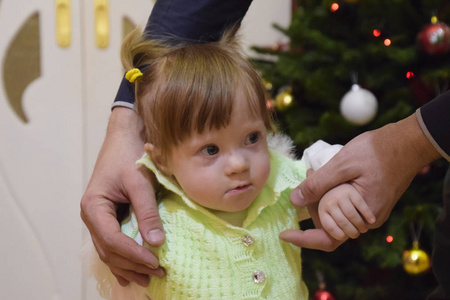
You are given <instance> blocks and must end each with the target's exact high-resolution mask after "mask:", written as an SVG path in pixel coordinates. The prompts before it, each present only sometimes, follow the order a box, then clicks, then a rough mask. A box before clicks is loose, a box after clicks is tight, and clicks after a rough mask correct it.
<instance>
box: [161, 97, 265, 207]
mask: <svg viewBox="0 0 450 300" xmlns="http://www.w3.org/2000/svg"><path fill="white" fill-rule="evenodd" d="M243 101H245V99H238V101H236V102H237V103H236V104H237V105H235V107H234V111H233V114H232V119H231V122H230V124H229V125H228V126H227V127H226V128H221V129H218V130H217V129H213V130H205V131H204V132H203V133H202V134H198V133H193V134H192V135H191V136H190V137H189V138H187V139H186V140H185V141H184V142H182V143H181V144H179V145H178V146H177V147H175V149H174V150H173V152H172V155H171V157H170V158H169V160H168V161H167V167H168V169H169V172H170V173H171V174H172V175H174V176H175V178H176V180H177V182H178V183H179V184H180V186H181V187H182V189H183V190H184V191H185V193H186V194H187V195H188V196H189V197H190V198H191V199H192V200H194V201H195V202H197V203H198V204H200V205H202V206H205V207H207V208H210V209H214V210H221V211H226V212H235V211H241V210H244V209H246V208H247V207H248V206H249V205H250V204H251V203H252V201H253V200H254V199H255V198H256V196H257V195H258V194H259V193H260V192H261V190H262V188H263V187H264V185H265V183H266V181H267V179H268V177H269V173H270V160H269V152H268V148H267V141H266V128H265V126H264V123H263V121H262V120H260V119H257V120H256V119H255V118H254V117H252V116H251V115H250V113H249V112H248V108H247V107H245V105H239V104H238V102H243Z"/></svg>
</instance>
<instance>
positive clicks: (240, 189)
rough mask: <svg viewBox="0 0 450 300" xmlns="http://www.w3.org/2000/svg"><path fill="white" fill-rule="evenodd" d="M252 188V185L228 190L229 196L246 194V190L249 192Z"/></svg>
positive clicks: (243, 185)
mask: <svg viewBox="0 0 450 300" xmlns="http://www.w3.org/2000/svg"><path fill="white" fill-rule="evenodd" d="M251 186H252V185H251V184H242V185H239V186H237V187H235V188H233V189H231V190H228V191H227V194H232V195H235V194H240V193H242V192H245V191H246V190H248V189H249V188H250V187H251Z"/></svg>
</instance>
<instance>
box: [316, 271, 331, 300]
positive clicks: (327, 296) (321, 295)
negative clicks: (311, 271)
mask: <svg viewBox="0 0 450 300" xmlns="http://www.w3.org/2000/svg"><path fill="white" fill-rule="evenodd" d="M316 277H317V280H318V281H319V289H318V290H317V291H316V292H315V293H314V300H335V298H334V296H333V295H332V294H331V293H330V292H328V291H327V290H326V286H325V276H324V275H323V273H322V272H321V271H319V270H316Z"/></svg>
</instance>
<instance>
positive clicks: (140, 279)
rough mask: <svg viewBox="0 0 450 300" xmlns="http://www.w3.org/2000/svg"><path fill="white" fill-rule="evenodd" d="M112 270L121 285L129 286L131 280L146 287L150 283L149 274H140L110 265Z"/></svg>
mask: <svg viewBox="0 0 450 300" xmlns="http://www.w3.org/2000/svg"><path fill="white" fill-rule="evenodd" d="M110 270H111V272H112V273H113V275H114V276H115V277H116V279H117V281H118V282H119V284H120V285H121V286H127V285H128V284H129V283H130V282H131V281H134V282H136V283H137V284H139V285H140V286H143V287H146V286H148V284H149V283H150V279H149V277H148V275H143V274H138V273H135V272H132V271H128V270H124V269H119V268H115V267H110Z"/></svg>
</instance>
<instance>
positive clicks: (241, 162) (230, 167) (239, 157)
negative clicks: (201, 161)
mask: <svg viewBox="0 0 450 300" xmlns="http://www.w3.org/2000/svg"><path fill="white" fill-rule="evenodd" d="M248 168H249V163H248V159H247V157H246V156H245V154H243V153H240V152H239V151H235V152H232V153H230V154H229V155H228V158H227V161H226V165H225V172H226V174H227V175H233V174H239V173H242V172H245V171H247V170H248Z"/></svg>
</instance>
